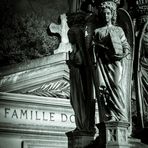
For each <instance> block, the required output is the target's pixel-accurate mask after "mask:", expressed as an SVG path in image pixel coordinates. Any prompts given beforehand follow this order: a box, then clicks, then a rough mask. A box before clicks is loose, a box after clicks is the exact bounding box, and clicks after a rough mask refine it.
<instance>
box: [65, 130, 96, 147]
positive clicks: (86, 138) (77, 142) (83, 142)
mask: <svg viewBox="0 0 148 148" xmlns="http://www.w3.org/2000/svg"><path fill="white" fill-rule="evenodd" d="M94 134H95V133H94V132H87V131H86V132H85V131H70V132H67V133H66V135H67V137H68V148H85V147H86V146H88V145H89V144H90V143H91V142H92V141H94Z"/></svg>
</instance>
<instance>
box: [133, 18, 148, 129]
mask: <svg viewBox="0 0 148 148" xmlns="http://www.w3.org/2000/svg"><path fill="white" fill-rule="evenodd" d="M141 19H143V21H142V22H141V23H140V22H139V25H138V27H137V28H139V29H138V30H137V42H136V50H135V52H136V53H135V88H136V90H138V91H136V99H137V116H138V125H137V126H138V128H139V129H142V128H147V127H148V15H144V17H143V16H142V18H141Z"/></svg>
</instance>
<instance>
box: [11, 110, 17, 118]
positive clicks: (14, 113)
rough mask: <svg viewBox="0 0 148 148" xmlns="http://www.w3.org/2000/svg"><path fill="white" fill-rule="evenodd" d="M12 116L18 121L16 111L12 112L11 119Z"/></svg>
mask: <svg viewBox="0 0 148 148" xmlns="http://www.w3.org/2000/svg"><path fill="white" fill-rule="evenodd" d="M14 116H15V117H16V118H17V119H18V115H17V112H16V110H14V112H13V114H12V118H13V117H14Z"/></svg>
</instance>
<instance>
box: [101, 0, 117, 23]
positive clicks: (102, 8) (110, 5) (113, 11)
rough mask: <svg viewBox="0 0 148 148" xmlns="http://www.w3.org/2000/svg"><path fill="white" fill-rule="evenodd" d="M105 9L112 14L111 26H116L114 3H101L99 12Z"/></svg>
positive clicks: (115, 7)
mask: <svg viewBox="0 0 148 148" xmlns="http://www.w3.org/2000/svg"><path fill="white" fill-rule="evenodd" d="M105 8H108V9H110V10H111V13H112V24H113V25H115V24H116V19H117V5H116V3H114V2H111V1H106V2H102V3H101V6H100V11H101V12H103V10H104V9H105Z"/></svg>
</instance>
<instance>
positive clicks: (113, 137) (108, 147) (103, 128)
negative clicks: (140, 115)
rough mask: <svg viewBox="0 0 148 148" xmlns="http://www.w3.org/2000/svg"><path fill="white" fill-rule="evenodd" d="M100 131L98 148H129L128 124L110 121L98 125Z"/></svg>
mask: <svg viewBox="0 0 148 148" xmlns="http://www.w3.org/2000/svg"><path fill="white" fill-rule="evenodd" d="M97 127H98V129H99V145H98V148H99V147H101V148H129V144H128V127H129V123H128V122H120V121H118V122H117V121H110V122H104V123H100V124H98V125H97Z"/></svg>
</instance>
